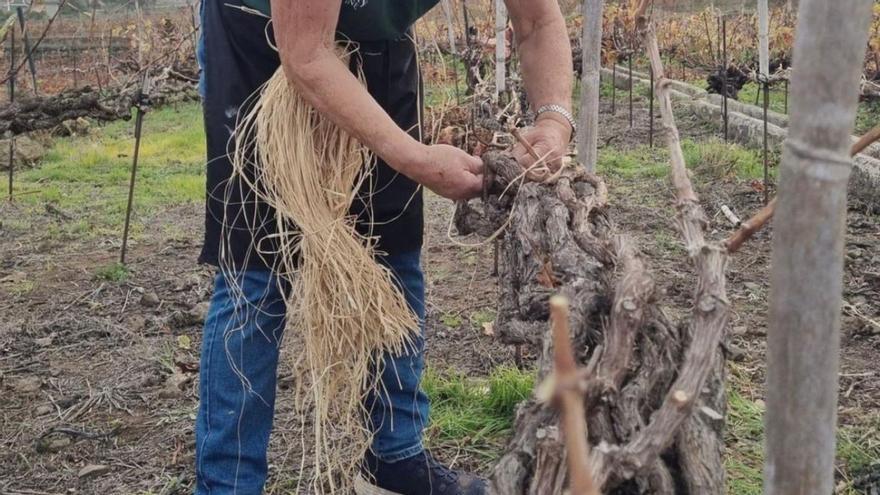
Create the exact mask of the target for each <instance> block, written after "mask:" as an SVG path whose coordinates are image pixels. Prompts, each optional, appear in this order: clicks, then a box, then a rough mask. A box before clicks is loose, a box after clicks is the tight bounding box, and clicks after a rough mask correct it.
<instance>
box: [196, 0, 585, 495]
mask: <svg viewBox="0 0 880 495" xmlns="http://www.w3.org/2000/svg"><path fill="white" fill-rule="evenodd" d="M202 2H203V11H202V17H203V24H202V26H203V29H202V36H203V40H202V41H203V43H202V45H201V47H200V54H199V55H200V60H201V62H202V67H203V74H202V75H203V86H202V89H203V96H204V114H205V127H206V133H207V143H208V159H209V162H208V163H209V165H208V174H207V187H208V191H207V207H206V222H205V224H206V228H205V231H206V232H205V244H204V248H203V251H202V254H201V257H200V259H201V261H203V262H206V263H210V264H214V265H217V266H221V267H223V269H222V270H219V271H218V275H217V278H216V281H215V284H216V285H215V289H214V295H213V298H212V300H211V307H210V310H209V313H208V317H207V318H206V321H205V332H204V337H203V343H202V359H201V372H200V406H199V411H198V418H197V422H196V473H197V488H196V492H197V493H198V494H215V495H216V494H231V493H236V494H240V495H247V494H259V493H261V492H262V489H263V484H264V482H265V480H266V474H267V460H266V450H267V446H268V440H269V432H270V430H271V428H272V416H273V411H274V401H275V387H276V368H277V364H278V348H279V344H280V340H281V334H282V331H283V328H284V318H285V314H284V313H285V304H284V291H285V288H284V287H280V286H279V283H278V282H277V278H276V277H275V276H274V275H273V274H272V271H271V270H272V267H273V265H274V260H273V246H272V243H273V240H274V238H273V237H272V234H273V232H274V230H273V229H274V226H275V222H274V221H273V220H272V215H273V212H272V211H271V210H270V209H269V208H268V207H267V206H266V205H265V204H262V203H261V202H260V201H258V200H256V199H255V198H254V194H253V192H252V191H250V190H249V189H248V188H247V187H246V185H244V184H242V183H241V182H240V181H235V180H232V181H231V180H230V177H231V175H232V172H231V165H230V162H229V156H228V150H227V148H228V146H229V142H230V140H231V139H234V129H235V124H236V119H237V117H238V115H239V114H240V113H241V112H243V111H246V110H247V108H248V104H247V102H249V101H252V99H251V95H252V93H254V92H255V91H257V90H258V89H259V88H260V86H261V85H262V84H263V83H264V82H265V81H266V80H268V79H269V77H271V75H272V74H273V73H274V72H275V71H276V69H277V68H278V67H279V66H280V67H283V69H284V73H285V74H286V76H287V78H288V79H289V81H290V84H292V85H293V86H295V88H296V90H297V91H298V92H299V93H301V94H302V95H303V96H304V98H305V99H306V100H307V101H308V102H309V103H310V104H311V105H312V106H314V108H315V109H317V111H319V112H321V113H322V114H324V115H325V116H326V117H327V118H329V119H331V120H332V121H333V122H335V123H336V124H337V125H339V126H340V127H341V128H342V129H344V130H346V131H347V132H349V133H350V134H352V135H354V136H356V137H357V138H358V139H359V140H360V141H361V142H362V143H363V144H365V145H366V146H367V147H369V148H370V149H371V150H372V151H373V152H374V153H375V155H376V156H377V157H378V158H379V163H378V166H377V168H376V170H375V172H374V173H373V175H372V176H371V178H370V179H369V180H368V181H367V182H368V184H366V185H365V189H364V192H365V193H366V192H367V191H370V192H371V197H370V198H369V199H365V198H361V200H359V201H357V202H356V204H354V205H353V206H352V212H353V214H355V215H357V216H358V218H359V222H358V229H359V230H360V231H361V232H371V233H372V234H373V235H375V236H378V238H379V243H378V250H379V251H380V252H382V253H384V254H383V255H381V256H380V257H379V258H378V259H377V262H379V263H384V264H385V265H386V266H388V267H389V268H390V269H391V271H392V272H393V274H394V276H395V281H396V282H397V283H398V285H399V287H400V289H401V290H402V291H403V292H404V294H405V296H406V299H407V302H408V304H409V305H410V306H411V307H412V309H413V310H414V312H415V313H416V314H417V315H418V316H419V317H420V319H421V321H424V314H425V306H424V280H423V275H422V271H421V267H420V250H421V245H422V227H423V218H422V195H421V188H420V187H419V185H421V186H424V187H427V188H429V189H431V190H432V191H434V192H435V193H437V194H439V195H440V196H444V197H446V198H450V199H468V198H471V197H475V196H477V195H478V194H479V193H480V190H481V184H482V161H481V160H480V159H479V158H476V157H473V156H470V155H469V154H467V153H465V152H464V151H462V150H460V149H457V148H454V147H450V146H444V145H433V146H428V145H424V144H422V143H420V142H419V141H418V140H417V139H418V136H419V124H420V122H419V115H420V105H421V101H420V99H419V92H420V81H419V73H418V67H417V66H416V54H415V47H414V43H413V41H412V38H411V35H410V33H411V27H412V24H413V23H414V22H415V21H416V20H417V19H418V18H419V17H420V16H422V15H423V14H424V13H425V12H427V11H428V10H430V9H431V8H432V7H433V6H434V5H435V4H436V3H437V2H438V0H271V5H269V0H202ZM507 5H508V8H509V12H510V15H511V19H512V22H513V26H514V29H515V32H516V37H517V42H518V50H519V54H520V58H521V61H522V63H521V67H522V72H523V76H524V81H525V86H526V89H527V91H528V94H529V100H530V104H531V105H532V106H533V107H534V109H536V110H538V109H540V110H539V111H538V114H539V115H538V117H537V120H536V124H535V127H533V128H532V129H529V130H528V131H527V132H525V134H524V135H525V139H526V140H527V141H529V142H530V143H531V144H532V145H533V146H534V148H535V150H536V151H537V152H538V153H539V154H542V155H543V154H549V156H550V157H551V159H553V160H556V159H558V158H559V157H560V156H561V154H562V153H563V152H564V151H565V149H566V147H567V143H568V142H569V139H570V136H571V134H572V131H573V126H574V123H573V120H572V117H571V114H570V109H571V104H570V94H571V79H572V63H571V48H570V46H569V42H568V36H567V33H566V29H565V22H564V19H563V17H562V14H561V12H560V11H559V7H558V5H557V2H556V0H507ZM269 18H271V22H269ZM339 39H347V40H352V41H354V42H356V43H357V46H358V51H357V53H356V54H355V55H354V56H353V57H351V62H350V64H349V65H346V63H345V62H343V61H341V60H340V58H339V57H338V55H337V52H336V50H335V45H336V40H339ZM269 41H272V44H273V45H274V46H275V47H277V51H276V50H275V48H273V47H272V46H271V45H270V43H269ZM353 69H359V70H360V71H362V72H363V74H364V75H365V78H366V84H367V87H366V88H364V86H363V85H362V84H361V83H360V82H358V80H357V79H356V78H355V76H354V75H353V74H352V70H353ZM516 153H517V155H518V158H519V159H520V161H521V163H522V164H523V165H524V166H527V165H529V164H531V163H532V159H531V158H530V157H529V155H528V154H527V153H525V150H524V149H522V148H518V149H517V150H516ZM295 165H296V164H291V166H295ZM362 196H364V197H365V196H366V194H364V195H362ZM417 344H418V345H417V346H416V347H417V349H418V351H417V352H415V353H411V354H405V355H400V356H386V362H387V361H389V360H390V361H391V362H392V363H391V364H389V365H388V366H386V369H389V370H390V369H395V370H396V371H397V373H396V374H395V375H394V376H388V377H383V383H384V386H385V387H386V389H387V391H388V393H387V395H385V394H383V397H380V398H376V399H375V400H374V402H375V403H374V404H371V405H370V409H371V411H372V413H371V418H370V420H371V423H372V424H371V426H372V427H373V428H374V431H375V439H374V442H373V445H372V448H371V449H370V451H369V452H366V453H364V456H365V461H364V470H365V478H366V479H369V480H370V482H369V483H366V484H364V483H362V484H361V486H360V490H362V492H363V493H376V494H379V493H381V494H399V495H466V494H471V495H473V494H482V493H484V492H485V482H484V481H482V480H479V479H477V478H475V477H473V476H470V475H467V474H464V473H457V472H454V471H452V470H450V469H448V468H447V467H445V466H443V465H441V464H440V463H438V462H436V461H435V460H434V459H433V458H432V457H431V456H430V455H429V454H428V453H426V452H425V451H424V449H423V447H422V433H423V429H424V427H425V425H426V424H427V421H428V401H427V398H426V397H425V395H424V394H423V393H422V392H421V391H420V390H419V382H420V379H421V373H422V369H423V367H424V362H423V356H422V353H423V342H418V343H417ZM366 485H372V486H366Z"/></svg>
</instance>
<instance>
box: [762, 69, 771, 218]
mask: <svg viewBox="0 0 880 495" xmlns="http://www.w3.org/2000/svg"><path fill="white" fill-rule="evenodd" d="M762 82H763V85H764V204H765V205H766V204H767V203H769V202H770V151H769V145H768V144H767V109H768V108H769V106H770V84H769V83H768V82H767V81H762Z"/></svg>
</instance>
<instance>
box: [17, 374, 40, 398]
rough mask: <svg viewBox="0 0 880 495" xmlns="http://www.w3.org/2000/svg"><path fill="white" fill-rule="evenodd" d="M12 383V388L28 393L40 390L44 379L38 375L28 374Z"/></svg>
mask: <svg viewBox="0 0 880 495" xmlns="http://www.w3.org/2000/svg"><path fill="white" fill-rule="evenodd" d="M10 385H11V386H12V390H15V391H16V392H20V393H23V394H28V393H31V392H36V391H37V390H40V387H41V386H43V381H42V380H40V377H38V376H26V377H23V378H19V379H18V380H15V381H13V382H12V383H11V384H10Z"/></svg>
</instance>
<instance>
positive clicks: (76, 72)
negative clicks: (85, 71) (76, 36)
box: [73, 47, 79, 89]
mask: <svg viewBox="0 0 880 495" xmlns="http://www.w3.org/2000/svg"><path fill="white" fill-rule="evenodd" d="M78 87H79V50H77V49H76V48H75V47H74V48H73V89H76V88H78Z"/></svg>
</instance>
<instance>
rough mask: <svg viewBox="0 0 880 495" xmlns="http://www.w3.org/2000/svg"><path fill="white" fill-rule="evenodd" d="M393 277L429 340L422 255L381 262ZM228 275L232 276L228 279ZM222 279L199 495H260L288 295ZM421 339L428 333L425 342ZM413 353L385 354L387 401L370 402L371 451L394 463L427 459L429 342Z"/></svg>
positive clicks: (207, 360)
mask: <svg viewBox="0 0 880 495" xmlns="http://www.w3.org/2000/svg"><path fill="white" fill-rule="evenodd" d="M380 262H382V263H384V264H385V265H387V266H388V267H389V268H390V269H391V271H392V272H393V273H394V275H395V279H396V282H397V284H398V287H399V288H401V289H402V290H403V292H404V295H405V296H406V301H407V303H408V304H409V305H410V307H411V308H412V309H413V311H415V313H416V314H417V315H418V317H419V320H420V321H421V322H422V331H423V332H424V319H425V302H424V301H425V284H424V277H423V275H422V269H421V266H420V252H419V251H413V252H409V253H405V254H400V255H393V256H387V257H383V258H381V259H380ZM227 276H228V275H227ZM227 276H224V274H222V273H218V275H217V278H216V281H215V288H214V295H213V298H212V299H211V307H210V309H209V310H208V315H207V317H206V319H205V331H204V336H203V339H202V358H201V370H200V375H199V380H200V383H199V399H200V403H199V411H198V416H197V418H196V481H197V486H196V493H197V494H200V495H207V494H214V495H217V494H233V493H234V494H237V495H250V494H259V493H262V490H263V484H264V483H265V481H266V473H267V467H268V465H267V461H266V450H267V448H268V445H269V432H270V431H271V429H272V416H273V413H274V407H275V390H276V370H277V367H278V351H279V347H280V344H281V339H282V334H283V332H284V322H285V304H284V294H285V290H284V289H283V288H281V287H279V284H278V281H277V278H276V276H275V275H274V274H272V272H269V271H264V270H246V271H243V272H240V273H238V274H236V275H235V276H236V279H235V282H236V285H237V286H239V287H240V289H241V291H240V292H239V291H235V290H233V289H232V288H231V287H230V283H229V282H230V281H229V280H228V279H227V278H226V277H227ZM423 332H422V333H423ZM415 349H416V352H415V353H410V354H403V355H399V356H394V355H387V356H386V357H385V362H386V366H385V369H384V371H383V376H382V381H383V384H384V386H385V387H386V388H387V391H388V393H387V394H385V393H382V394H378V395H379V396H378V397H374V398H372V399H371V400H369V403H368V404H367V407H368V408H369V409H370V411H371V413H370V422H371V424H372V427H373V429H374V431H375V437H374V440H373V445H372V450H373V452H374V453H375V455H376V456H377V457H379V458H380V459H382V460H384V461H386V462H394V461H398V460H401V459H406V458H408V457H411V456H414V455H416V454H418V453H420V452H421V451H422V431H423V429H424V427H425V425H426V423H427V420H428V399H427V397H426V396H425V394H424V393H422V392H421V390H420V388H419V383H420V381H421V376H422V371H423V369H424V359H423V358H424V356H423V354H424V337H421V338H419V339H418V341H417V342H415Z"/></svg>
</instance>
